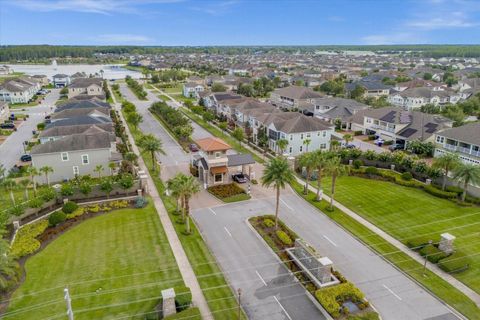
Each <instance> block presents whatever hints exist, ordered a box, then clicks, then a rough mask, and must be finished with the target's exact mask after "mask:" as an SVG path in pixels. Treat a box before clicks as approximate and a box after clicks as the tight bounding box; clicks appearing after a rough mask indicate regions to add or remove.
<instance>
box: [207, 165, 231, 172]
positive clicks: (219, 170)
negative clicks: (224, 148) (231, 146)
mask: <svg viewBox="0 0 480 320" xmlns="http://www.w3.org/2000/svg"><path fill="white" fill-rule="evenodd" d="M227 171H228V169H227V166H220V167H211V168H210V173H211V174H217V173H227Z"/></svg>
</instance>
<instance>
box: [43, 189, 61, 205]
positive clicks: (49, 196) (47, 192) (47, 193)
mask: <svg viewBox="0 0 480 320" xmlns="http://www.w3.org/2000/svg"><path fill="white" fill-rule="evenodd" d="M56 195H57V193H56V192H55V190H54V189H53V188H47V189H44V190H42V192H41V193H40V197H41V198H42V199H43V201H45V202H47V201H50V200H53V199H55V196H56Z"/></svg>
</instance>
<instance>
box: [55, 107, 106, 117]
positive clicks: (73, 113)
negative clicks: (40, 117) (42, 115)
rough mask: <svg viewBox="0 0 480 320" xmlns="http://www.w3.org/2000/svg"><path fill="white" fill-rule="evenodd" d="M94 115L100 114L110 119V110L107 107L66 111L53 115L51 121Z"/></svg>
mask: <svg viewBox="0 0 480 320" xmlns="http://www.w3.org/2000/svg"><path fill="white" fill-rule="evenodd" d="M93 113H97V114H99V113H100V114H103V115H105V116H107V117H108V116H109V114H110V109H108V108H105V107H96V108H75V109H64V110H61V111H59V112H55V113H53V114H52V115H51V119H66V118H73V117H79V116H88V115H91V114H93Z"/></svg>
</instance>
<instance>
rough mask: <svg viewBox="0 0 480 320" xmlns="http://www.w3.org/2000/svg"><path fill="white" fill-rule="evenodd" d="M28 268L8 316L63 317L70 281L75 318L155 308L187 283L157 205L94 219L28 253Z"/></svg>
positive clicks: (132, 313) (124, 313) (116, 315)
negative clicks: (164, 294) (165, 292)
mask: <svg viewBox="0 0 480 320" xmlns="http://www.w3.org/2000/svg"><path fill="white" fill-rule="evenodd" d="M25 267H26V281H25V282H24V283H23V284H22V285H21V286H20V288H19V289H18V290H17V291H16V292H15V293H14V295H13V296H12V299H13V300H12V302H11V304H10V307H9V309H8V312H9V313H11V314H10V315H8V314H7V315H6V316H4V317H3V319H44V318H48V317H53V316H58V317H59V319H63V318H64V317H65V301H64V300H63V288H64V287H65V286H67V285H68V287H69V289H70V294H71V296H72V306H73V309H74V311H75V319H105V318H107V317H125V316H129V315H134V314H139V313H145V312H151V311H152V310H153V308H154V307H155V305H156V304H157V303H158V301H159V296H160V291H161V290H162V289H166V288H170V287H174V286H179V285H183V281H182V278H181V274H180V272H179V270H178V267H177V265H176V262H175V259H174V257H173V253H172V251H171V249H170V246H169V244H168V240H167V238H166V236H165V233H164V231H163V228H162V226H161V224H160V221H159V219H158V216H157V212H156V210H155V208H154V207H153V205H152V204H149V205H148V206H147V207H146V208H144V209H122V210H118V211H112V212H110V213H108V214H105V215H101V216H98V217H95V218H92V219H89V220H87V221H85V222H83V223H81V224H79V225H78V226H76V227H74V228H73V229H71V230H69V231H67V232H66V233H65V234H63V235H61V236H60V237H59V238H58V239H56V240H54V241H53V242H52V243H50V244H49V245H48V246H47V247H46V248H45V249H44V250H43V251H41V252H39V253H38V254H36V255H35V256H33V257H31V258H29V259H28V260H27V263H26V265H25ZM52 288H53V289H52ZM140 300H141V301H140ZM25 308H27V309H25ZM22 309H23V310H24V311H25V312H22ZM132 318H133V319H143V317H142V316H137V317H132Z"/></svg>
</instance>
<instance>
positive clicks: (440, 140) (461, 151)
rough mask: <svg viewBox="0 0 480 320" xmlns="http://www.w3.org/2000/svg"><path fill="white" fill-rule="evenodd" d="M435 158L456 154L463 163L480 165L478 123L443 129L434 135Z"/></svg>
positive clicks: (479, 128)
mask: <svg viewBox="0 0 480 320" xmlns="http://www.w3.org/2000/svg"><path fill="white" fill-rule="evenodd" d="M435 144H436V148H435V154H434V156H435V157H439V156H441V155H443V154H445V153H448V152H457V153H458V155H459V157H460V159H461V160H462V161H463V162H464V163H469V164H476V165H480V123H479V122H473V123H468V124H466V125H463V126H461V127H456V128H450V129H445V130H442V131H440V132H437V133H436V134H435Z"/></svg>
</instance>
